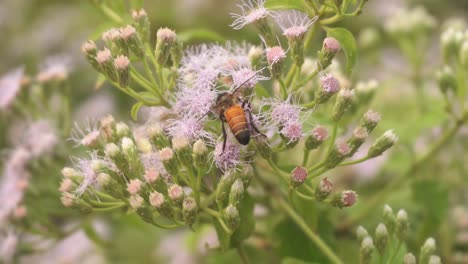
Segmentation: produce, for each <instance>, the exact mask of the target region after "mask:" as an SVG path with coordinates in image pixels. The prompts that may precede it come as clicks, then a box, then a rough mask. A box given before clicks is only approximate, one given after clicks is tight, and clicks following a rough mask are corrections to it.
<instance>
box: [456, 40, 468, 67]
mask: <svg viewBox="0 0 468 264" xmlns="http://www.w3.org/2000/svg"><path fill="white" fill-rule="evenodd" d="M458 56H459V58H458V59H459V60H460V63H461V64H462V65H463V66H464V67H465V68H468V39H466V40H465V41H463V44H462V45H461V47H460V53H459V55H458Z"/></svg>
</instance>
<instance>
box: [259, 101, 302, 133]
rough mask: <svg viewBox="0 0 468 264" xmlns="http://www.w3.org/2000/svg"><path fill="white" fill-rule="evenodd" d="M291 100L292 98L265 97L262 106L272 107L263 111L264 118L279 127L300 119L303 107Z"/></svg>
mask: <svg viewBox="0 0 468 264" xmlns="http://www.w3.org/2000/svg"><path fill="white" fill-rule="evenodd" d="M290 101H291V100H290V99H288V100H285V101H283V100H280V99H275V98H266V99H263V101H262V102H261V107H260V108H261V109H262V108H263V107H270V109H269V110H268V111H266V112H264V113H262V118H263V119H264V120H265V121H266V122H267V123H269V124H270V125H274V126H277V127H283V126H285V125H286V124H287V123H288V122H291V121H293V122H294V121H299V120H300V115H301V110H302V107H300V106H298V105H295V104H293V103H291V102H290Z"/></svg>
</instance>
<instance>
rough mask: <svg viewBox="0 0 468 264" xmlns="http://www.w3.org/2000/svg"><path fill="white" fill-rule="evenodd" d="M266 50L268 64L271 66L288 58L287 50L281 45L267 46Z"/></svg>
mask: <svg viewBox="0 0 468 264" xmlns="http://www.w3.org/2000/svg"><path fill="white" fill-rule="evenodd" d="M265 52H266V58H267V61H268V64H269V65H270V66H272V65H274V64H277V63H279V62H281V61H282V60H283V59H284V58H286V51H284V49H283V48H281V47H280V46H274V47H270V48H266V50H265Z"/></svg>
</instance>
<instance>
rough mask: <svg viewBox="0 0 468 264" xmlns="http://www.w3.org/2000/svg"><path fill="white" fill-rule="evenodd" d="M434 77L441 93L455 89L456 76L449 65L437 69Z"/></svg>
mask: <svg viewBox="0 0 468 264" xmlns="http://www.w3.org/2000/svg"><path fill="white" fill-rule="evenodd" d="M436 77H437V83H438V84H439V89H440V91H441V92H442V93H446V92H447V91H450V90H451V91H453V92H454V91H456V90H457V87H458V85H457V77H456V76H455V73H454V72H453V71H452V68H450V66H448V65H446V66H444V67H443V68H442V69H441V70H439V71H437V73H436Z"/></svg>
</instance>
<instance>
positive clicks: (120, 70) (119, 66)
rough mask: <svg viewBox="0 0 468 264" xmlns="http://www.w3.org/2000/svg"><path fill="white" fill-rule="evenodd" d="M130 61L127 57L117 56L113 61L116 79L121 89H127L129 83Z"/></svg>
mask: <svg viewBox="0 0 468 264" xmlns="http://www.w3.org/2000/svg"><path fill="white" fill-rule="evenodd" d="M129 65H130V60H129V59H128V57H127V56H124V55H119V56H117V58H115V60H114V67H115V69H116V70H117V79H118V80H119V85H120V86H121V87H127V86H128V82H129V81H130V67H129Z"/></svg>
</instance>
